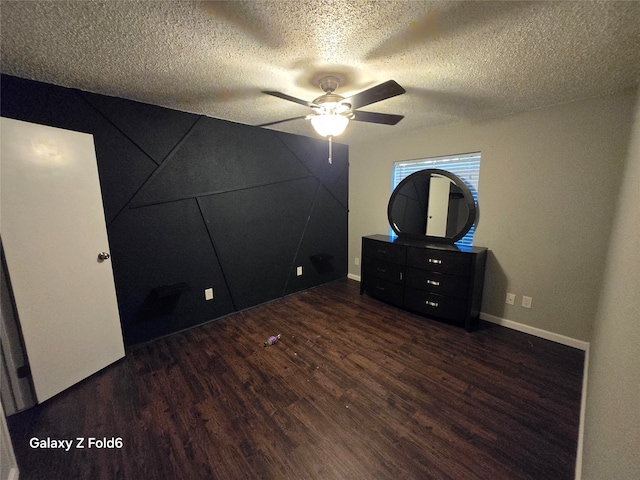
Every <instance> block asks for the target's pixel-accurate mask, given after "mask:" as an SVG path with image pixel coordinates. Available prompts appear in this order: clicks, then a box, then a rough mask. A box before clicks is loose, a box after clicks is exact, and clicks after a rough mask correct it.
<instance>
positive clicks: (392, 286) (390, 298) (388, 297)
mask: <svg viewBox="0 0 640 480" xmlns="http://www.w3.org/2000/svg"><path fill="white" fill-rule="evenodd" d="M362 289H363V290H365V291H367V292H368V293H369V295H371V296H372V297H376V298H379V299H380V300H384V301H385V302H389V303H392V304H394V305H397V306H399V307H401V306H402V301H403V295H404V287H403V286H402V285H398V284H397V283H393V282H388V281H386V280H382V279H381V278H377V277H366V278H364V277H363V280H362Z"/></svg>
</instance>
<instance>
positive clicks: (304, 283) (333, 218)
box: [285, 186, 348, 295]
mask: <svg viewBox="0 0 640 480" xmlns="http://www.w3.org/2000/svg"><path fill="white" fill-rule="evenodd" d="M309 213H310V214H309V222H308V223H307V226H306V228H305V231H304V236H303V237H302V240H301V242H300V246H299V247H298V252H297V256H296V259H295V262H294V263H295V265H302V267H303V272H305V274H304V275H303V276H301V277H298V276H296V275H295V271H292V272H291V273H290V276H289V280H288V283H287V290H286V292H285V293H286V294H287V295H288V294H291V293H294V292H299V291H301V290H305V289H308V288H311V287H313V286H315V285H321V284H323V283H326V282H330V281H332V280H334V279H336V278H343V277H345V276H346V275H347V264H348V263H347V242H348V235H347V232H348V212H347V210H346V209H345V208H344V207H343V206H342V204H341V203H340V202H338V200H337V199H336V197H335V196H334V195H333V194H332V193H331V192H329V191H328V190H327V189H326V188H324V187H323V186H321V187H320V188H319V189H318V193H317V195H316V198H315V201H314V203H313V208H312V210H311V211H310V212H309ZM327 225H332V226H333V228H327Z"/></svg>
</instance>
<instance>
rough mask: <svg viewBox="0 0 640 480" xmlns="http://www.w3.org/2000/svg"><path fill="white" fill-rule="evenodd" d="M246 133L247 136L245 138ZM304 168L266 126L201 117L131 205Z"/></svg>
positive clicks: (291, 174)
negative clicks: (259, 126) (263, 127)
mask: <svg viewBox="0 0 640 480" xmlns="http://www.w3.org/2000/svg"><path fill="white" fill-rule="evenodd" d="M248 139H250V141H248ZM309 175H310V173H309V170H308V169H307V168H305V166H304V165H303V164H302V163H301V162H300V161H299V160H298V158H296V157H295V156H294V155H293V154H292V153H291V152H290V151H289V150H288V149H286V148H283V145H282V142H281V141H280V140H279V139H278V137H277V136H276V135H275V134H274V133H273V132H271V131H269V130H266V129H262V128H256V127H251V126H248V125H241V124H237V123H231V122H225V121H222V120H216V119H213V118H207V117H202V118H201V119H200V120H199V121H198V123H197V124H196V125H195V126H194V127H193V128H192V129H191V131H190V132H189V134H188V136H187V138H185V139H184V141H183V142H182V144H181V145H180V146H179V147H178V148H177V149H176V150H175V152H174V153H173V154H172V155H171V158H169V159H167V160H166V161H165V163H164V164H163V165H162V166H161V167H160V168H159V169H158V171H157V172H156V174H155V175H154V177H153V178H152V179H151V180H150V181H149V182H148V183H147V184H146V185H145V186H144V187H143V188H142V189H141V190H140V192H139V193H138V195H136V198H135V199H134V201H133V203H132V206H140V205H148V204H151V203H158V202H166V201H171V200H175V199H179V198H193V197H196V196H200V195H210V194H213V193H221V192H228V191H233V190H239V189H246V188H252V187H259V186H262V185H268V184H272V183H278V182H283V181H286V180H293V179H297V178H304V177H308V176H309Z"/></svg>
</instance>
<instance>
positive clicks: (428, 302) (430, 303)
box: [424, 300, 438, 308]
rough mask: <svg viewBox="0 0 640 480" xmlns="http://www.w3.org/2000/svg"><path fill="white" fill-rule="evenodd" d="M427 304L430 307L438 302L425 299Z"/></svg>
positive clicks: (435, 305)
mask: <svg viewBox="0 0 640 480" xmlns="http://www.w3.org/2000/svg"><path fill="white" fill-rule="evenodd" d="M424 303H426V304H427V305H429V306H430V307H436V308H437V307H438V302H430V301H429V300H427V301H426V302H424Z"/></svg>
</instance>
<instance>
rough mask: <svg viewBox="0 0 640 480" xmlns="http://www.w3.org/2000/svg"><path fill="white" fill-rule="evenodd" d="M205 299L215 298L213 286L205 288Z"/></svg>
mask: <svg viewBox="0 0 640 480" xmlns="http://www.w3.org/2000/svg"><path fill="white" fill-rule="evenodd" d="M204 299H205V300H213V288H206V289H205V290H204Z"/></svg>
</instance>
